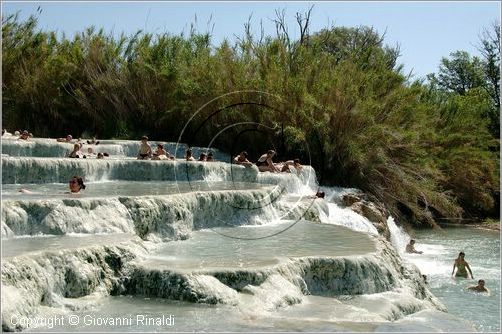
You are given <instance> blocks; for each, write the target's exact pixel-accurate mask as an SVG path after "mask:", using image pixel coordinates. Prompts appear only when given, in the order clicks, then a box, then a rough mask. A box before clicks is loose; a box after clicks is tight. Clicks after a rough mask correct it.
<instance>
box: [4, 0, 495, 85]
mask: <svg viewBox="0 0 502 334" xmlns="http://www.w3.org/2000/svg"><path fill="white" fill-rule="evenodd" d="M312 5H313V6H314V8H313V10H312V16H311V22H312V28H311V32H315V31H318V30H320V29H322V28H325V27H327V26H331V25H335V26H349V27H356V26H360V25H367V26H372V27H374V28H375V29H376V30H377V31H378V32H380V33H383V32H386V34H385V40H384V41H385V43H386V44H389V45H392V46H394V45H396V43H399V45H400V47H401V54H402V56H401V57H400V58H399V63H401V64H404V70H405V73H409V72H410V71H411V72H412V73H413V78H421V77H424V76H425V75H427V74H428V73H432V72H436V71H437V69H438V66H439V64H440V60H441V58H442V57H447V56H448V55H449V54H450V53H451V52H454V51H456V50H465V51H467V52H469V53H470V54H473V55H479V52H478V51H477V48H476V45H477V44H478V41H479V35H480V34H481V32H482V31H483V29H484V28H486V27H488V26H489V25H490V24H491V23H493V22H500V10H501V3H500V1H472V2H470V1H448V2H447V1H443V2H436V1H423V2H412V1H400V2H398V1H387V2H383V1H366V2H363V1H361V2H349V1H345V2H341V1H340V2H335V1H333V2H315V1H310V2H300V1H297V2H284V1H266V2H265V1H263V2H258V1H254V2H237V1H236V2H230V1H220V2H209V1H200V2H184V1H183V2H182V1H179V2H170V1H169V2H168V1H164V2H161V1H157V2H146V1H142V2H139V1H137V2H136V1H135V2H125V1H123V2H119V1H115V2H111V1H109V2H104V1H103V2H101V1H94V2H90V1H80V2H63V1H61V2H59V1H57V2H43V1H26V2H18V1H2V15H3V16H5V15H8V14H11V13H15V12H19V15H20V17H21V18H26V17H28V16H29V15H32V14H36V12H37V8H38V7H40V8H41V10H42V12H41V14H39V27H40V28H41V29H43V30H56V31H59V32H65V33H66V34H67V36H72V35H73V34H74V33H77V32H80V31H82V30H83V29H85V28H86V27H89V26H91V25H94V26H96V27H97V28H104V30H105V31H107V32H112V33H114V34H116V35H117V36H118V35H119V34H120V33H121V32H124V33H126V35H130V34H133V33H135V32H136V31H137V30H138V29H142V30H143V31H147V32H152V33H163V32H170V33H173V34H178V33H181V32H188V31H189V30H190V25H191V24H192V23H194V22H196V27H197V28H198V29H199V31H202V32H205V31H212V34H213V44H214V45H218V44H219V43H220V42H221V41H222V40H223V39H224V38H227V39H229V40H230V41H235V39H236V38H237V36H242V34H243V32H244V24H245V23H246V22H248V20H249V18H250V16H251V21H250V22H251V26H252V29H253V30H254V31H255V32H256V33H258V32H259V29H260V21H261V22H263V27H264V29H265V33H266V34H269V35H273V34H274V33H275V26H274V24H273V22H272V19H273V18H274V17H275V10H277V9H279V10H285V13H286V18H287V22H288V26H289V28H290V29H289V30H290V34H291V35H293V36H295V35H297V33H298V29H297V27H296V23H295V13H297V12H306V11H307V10H308V9H309V7H310V6H312ZM195 18H197V19H196V21H195ZM208 22H211V23H210V24H208ZM213 24H214V27H213Z"/></svg>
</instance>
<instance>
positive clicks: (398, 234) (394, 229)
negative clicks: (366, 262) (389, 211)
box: [387, 216, 411, 255]
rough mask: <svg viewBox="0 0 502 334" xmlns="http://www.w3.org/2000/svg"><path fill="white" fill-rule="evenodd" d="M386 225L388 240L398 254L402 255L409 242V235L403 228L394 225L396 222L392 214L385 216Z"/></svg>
mask: <svg viewBox="0 0 502 334" xmlns="http://www.w3.org/2000/svg"><path fill="white" fill-rule="evenodd" d="M387 226H388V227H389V232H390V241H391V243H392V245H393V246H394V248H395V249H396V250H397V251H398V253H399V254H401V255H403V254H404V252H405V249H406V245H407V244H408V243H409V242H410V240H411V237H410V236H409V235H408V233H406V231H405V230H404V229H403V228H401V227H398V226H397V225H396V222H395V220H394V218H393V217H392V216H389V218H387Z"/></svg>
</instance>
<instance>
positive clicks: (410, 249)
mask: <svg viewBox="0 0 502 334" xmlns="http://www.w3.org/2000/svg"><path fill="white" fill-rule="evenodd" d="M405 250H406V253H410V254H422V253H423V252H422V251H417V250H416V249H415V240H414V239H411V240H410V243H409V244H407V245H406V249H405Z"/></svg>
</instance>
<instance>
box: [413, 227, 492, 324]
mask: <svg viewBox="0 0 502 334" xmlns="http://www.w3.org/2000/svg"><path fill="white" fill-rule="evenodd" d="M415 237H416V240H417V245H416V249H417V250H422V251H423V252H424V254H421V255H420V254H413V255H408V254H407V255H406V256H405V257H406V258H407V259H409V260H410V261H411V262H413V263H415V264H416V265H417V266H418V268H419V269H420V271H421V272H422V273H423V274H426V275H427V276H428V281H429V286H430V288H431V291H432V292H433V293H434V295H436V296H437V297H438V298H439V299H440V300H441V301H442V302H443V303H444V304H445V305H446V307H447V308H448V312H450V313H451V314H453V315H456V316H458V317H460V318H463V319H466V320H469V321H470V322H472V323H473V324H474V326H475V327H476V329H477V330H479V331H483V332H500V234H499V232H495V231H487V230H477V229H472V228H447V229H443V230H442V231H437V230H434V231H430V230H427V231H418V232H417V233H416V235H415ZM460 251H464V252H465V254H466V257H465V259H466V261H467V262H468V263H469V265H470V267H471V269H472V272H473V274H474V278H475V279H474V280H472V279H464V278H453V277H452V275H451V273H452V269H453V263H454V260H455V258H456V257H457V256H458V253H459V252H460ZM478 279H484V280H485V281H486V286H487V287H488V288H489V290H490V294H485V293H475V292H471V291H468V290H466V288H467V287H469V286H472V285H476V283H477V280H478Z"/></svg>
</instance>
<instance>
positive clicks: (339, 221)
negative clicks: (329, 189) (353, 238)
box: [320, 203, 378, 235]
mask: <svg viewBox="0 0 502 334" xmlns="http://www.w3.org/2000/svg"><path fill="white" fill-rule="evenodd" d="M327 205H328V212H329V213H328V215H326V214H325V213H324V212H322V211H321V212H320V219H321V222H322V223H324V224H334V225H341V226H345V227H348V228H350V229H352V230H354V231H359V232H365V233H369V234H373V235H378V231H377V229H376V227H375V226H373V224H372V223H371V222H370V221H369V220H368V219H367V218H365V217H363V216H361V215H359V214H358V213H356V212H354V211H352V210H351V209H349V208H342V207H340V206H338V205H337V204H335V203H328V204H327Z"/></svg>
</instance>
